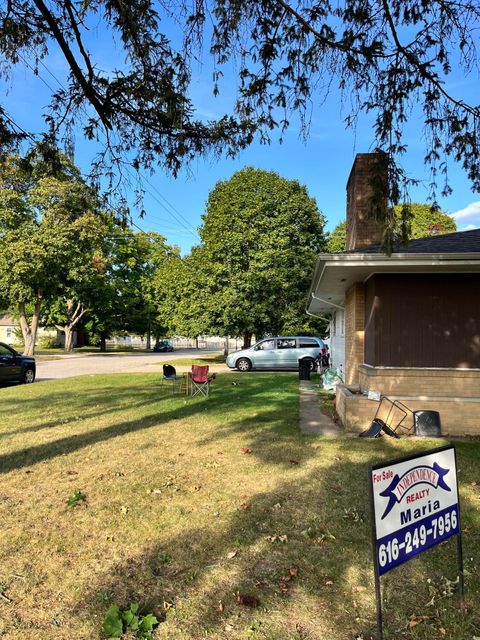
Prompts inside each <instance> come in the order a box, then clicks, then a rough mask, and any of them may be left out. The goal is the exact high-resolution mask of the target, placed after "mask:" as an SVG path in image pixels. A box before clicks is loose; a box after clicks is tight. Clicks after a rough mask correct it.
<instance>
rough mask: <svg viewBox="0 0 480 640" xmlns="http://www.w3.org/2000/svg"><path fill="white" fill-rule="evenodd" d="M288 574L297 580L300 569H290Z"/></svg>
mask: <svg viewBox="0 0 480 640" xmlns="http://www.w3.org/2000/svg"><path fill="white" fill-rule="evenodd" d="M288 572H289V574H290V575H291V576H292V577H293V578H296V577H297V575H298V569H296V568H295V567H290V569H289V570H288Z"/></svg>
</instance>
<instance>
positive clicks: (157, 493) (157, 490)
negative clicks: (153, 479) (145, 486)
mask: <svg viewBox="0 0 480 640" xmlns="http://www.w3.org/2000/svg"><path fill="white" fill-rule="evenodd" d="M152 493H154V494H155V495H156V496H159V495H161V493H162V490H161V489H152Z"/></svg>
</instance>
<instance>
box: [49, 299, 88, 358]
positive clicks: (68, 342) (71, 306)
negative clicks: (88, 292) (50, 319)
mask: <svg viewBox="0 0 480 640" xmlns="http://www.w3.org/2000/svg"><path fill="white" fill-rule="evenodd" d="M66 303H67V322H66V323H65V324H64V325H63V326H62V325H58V324H57V325H55V326H56V327H57V329H58V330H59V331H63V332H64V333H65V353H72V351H73V330H74V328H75V326H76V324H77V323H78V321H79V320H80V318H82V317H83V315H84V314H85V312H86V311H87V310H86V309H84V308H83V306H82V303H81V302H77V304H76V305H75V302H74V301H73V300H72V299H71V298H68V299H67V301H66Z"/></svg>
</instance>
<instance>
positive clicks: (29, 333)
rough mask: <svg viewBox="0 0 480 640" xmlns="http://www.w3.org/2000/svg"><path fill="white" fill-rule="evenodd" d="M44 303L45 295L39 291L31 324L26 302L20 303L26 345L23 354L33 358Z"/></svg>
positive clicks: (21, 322) (19, 308)
mask: <svg viewBox="0 0 480 640" xmlns="http://www.w3.org/2000/svg"><path fill="white" fill-rule="evenodd" d="M42 301H43V293H42V292H41V291H39V292H38V293H37V299H36V301H35V309H34V312H33V316H32V321H31V323H29V322H28V318H27V313H26V311H25V302H19V303H18V315H19V320H20V328H21V330H22V336H23V342H24V345H25V346H24V351H23V353H24V354H25V355H26V356H33V355H34V353H35V342H36V340H37V331H38V325H39V322H40V314H41V308H42Z"/></svg>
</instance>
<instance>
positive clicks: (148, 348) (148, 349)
mask: <svg viewBox="0 0 480 640" xmlns="http://www.w3.org/2000/svg"><path fill="white" fill-rule="evenodd" d="M151 348H152V332H151V330H150V325H148V331H147V351H150V349H151Z"/></svg>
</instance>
